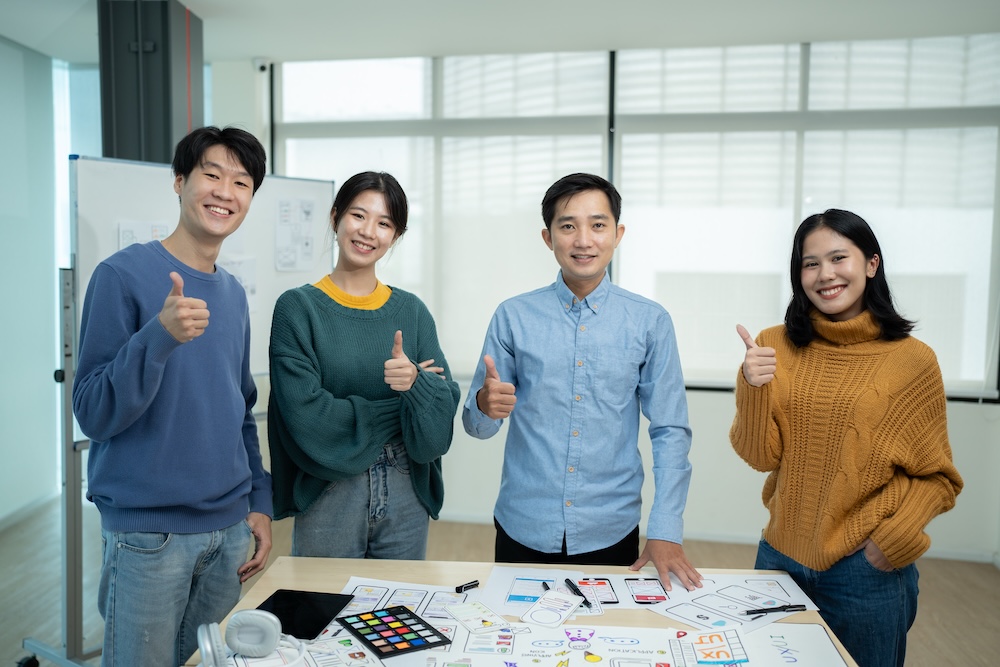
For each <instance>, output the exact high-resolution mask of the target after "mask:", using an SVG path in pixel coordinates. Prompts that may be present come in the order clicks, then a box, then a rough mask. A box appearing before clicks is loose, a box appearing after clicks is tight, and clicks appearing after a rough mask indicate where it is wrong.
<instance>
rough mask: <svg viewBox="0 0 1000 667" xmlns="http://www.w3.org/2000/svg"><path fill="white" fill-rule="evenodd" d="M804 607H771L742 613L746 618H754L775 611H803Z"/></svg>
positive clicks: (797, 605)
mask: <svg viewBox="0 0 1000 667" xmlns="http://www.w3.org/2000/svg"><path fill="white" fill-rule="evenodd" d="M805 610H806V606H805V605H804V604H786V605H782V606H781V607H771V608H769V609H747V610H746V611H745V612H743V613H744V614H745V615H747V616H756V615H757V614H770V613H772V612H775V611H805Z"/></svg>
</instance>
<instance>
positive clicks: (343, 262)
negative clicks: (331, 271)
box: [332, 190, 397, 273]
mask: <svg viewBox="0 0 1000 667" xmlns="http://www.w3.org/2000/svg"><path fill="white" fill-rule="evenodd" d="M332 217H333V218H334V221H335V222H334V225H335V230H336V233H337V246H338V247H339V248H340V254H339V256H338V257H337V270H339V271H359V270H364V271H367V270H371V271H372V272H373V273H374V271H375V263H376V262H377V261H378V260H380V259H382V257H384V256H385V253H387V252H388V251H389V248H391V247H392V244H393V242H395V240H396V236H397V235H396V224H395V223H394V222H393V220H392V216H391V215H390V214H389V207H388V206H386V203H385V196H384V195H382V193H381V192H376V191H375V190H365V191H364V192H362V193H361V194H359V195H358V196H357V197H355V198H354V199H353V200H352V201H351V203H350V204H349V205H348V206H347V210H346V211H344V212H343V214H341V212H340V211H334V212H333V216H332Z"/></svg>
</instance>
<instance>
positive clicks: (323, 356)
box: [267, 285, 459, 519]
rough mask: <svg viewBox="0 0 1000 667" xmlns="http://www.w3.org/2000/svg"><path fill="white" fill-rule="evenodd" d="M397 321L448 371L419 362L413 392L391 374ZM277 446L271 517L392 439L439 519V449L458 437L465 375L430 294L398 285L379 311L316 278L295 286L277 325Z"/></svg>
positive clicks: (414, 352) (424, 355)
mask: <svg viewBox="0 0 1000 667" xmlns="http://www.w3.org/2000/svg"><path fill="white" fill-rule="evenodd" d="M397 330H400V331H402V332H403V351H404V352H405V353H406V356H407V357H409V359H410V361H412V362H414V363H417V362H420V361H424V360H425V359H434V360H435V365H438V366H443V367H444V369H445V377H446V378H447V379H444V378H442V377H440V376H439V375H437V374H434V373H430V372H428V371H424V370H420V372H419V373H418V374H417V379H416V381H415V382H414V383H413V386H412V387H411V388H410V389H409V391H405V392H397V391H394V390H393V389H390V388H389V385H387V384H386V383H385V380H384V375H383V372H384V363H385V361H386V360H387V359H389V358H390V356H391V354H392V345H393V339H394V336H395V333H396V331H397ZM270 360H271V396H270V401H269V402H268V407H267V433H268V441H269V445H270V449H271V474H272V476H273V488H274V518H275V519H281V518H284V517H286V516H293V515H296V514H300V513H302V512H303V511H305V510H306V509H307V508H308V507H309V506H310V505H311V504H312V503H313V501H315V500H316V498H318V497H319V495H320V493H322V491H323V489H325V488H326V486H327V485H328V484H329V483H330V482H331V481H335V480H339V479H345V478H347V477H351V476H353V475H359V474H361V473H363V472H365V471H366V470H368V468H369V467H371V465H372V464H373V463H374V462H375V460H376V459H377V458H378V456H379V454H381V452H382V449H383V447H384V446H385V445H386V444H387V443H399V442H402V443H404V444H405V446H406V452H407V454H408V455H409V457H410V479H411V480H412V482H413V489H414V491H415V492H416V495H417V497H418V498H419V499H420V502H421V503H423V505H424V507H426V508H427V512H428V514H430V516H431V517H432V518H435V519H436V518H437V516H438V512H439V511H440V510H441V505H442V502H443V501H444V483H443V480H442V475H441V456H442V455H443V454H444V453H445V452H447V451H448V448H449V447H450V446H451V439H452V433H453V424H454V418H455V413H456V411H457V410H458V401H459V389H458V384H457V383H456V382H453V381H452V380H451V371H450V370H449V368H448V364H447V362H446V361H445V357H444V353H443V352H441V347H440V345H439V344H438V338H437V330H436V328H435V326H434V319H433V318H432V317H431V314H430V312H429V311H428V310H427V307H426V306H425V305H424V304H423V302H422V301H421V300H420V299H419V298H417V297H416V296H414V295H413V294H410V293H409V292H405V291H403V290H401V289H398V288H393V290H392V295H391V296H390V297H389V300H388V301H387V302H386V304H385V305H384V306H382V307H381V308H378V309H377V310H359V309H354V308H347V307H345V306H342V305H340V304H338V303H337V302H335V301H334V300H333V299H331V298H330V297H329V296H327V295H326V294H324V293H323V292H322V291H320V290H319V289H318V288H316V287H314V286H312V285H304V286H302V287H299V288H296V289H292V290H289V291H287V292H285V293H284V294H282V295H281V297H280V298H279V299H278V302H277V304H275V307H274V318H273V321H272V324H271V345H270Z"/></svg>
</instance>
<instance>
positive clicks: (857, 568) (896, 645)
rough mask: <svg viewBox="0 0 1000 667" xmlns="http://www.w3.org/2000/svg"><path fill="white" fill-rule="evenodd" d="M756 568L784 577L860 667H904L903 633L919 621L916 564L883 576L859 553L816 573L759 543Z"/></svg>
mask: <svg viewBox="0 0 1000 667" xmlns="http://www.w3.org/2000/svg"><path fill="white" fill-rule="evenodd" d="M756 568H757V569H759V570H784V571H786V572H788V574H789V575H791V577H792V580H793V581H795V583H796V584H798V585H799V587H800V588H802V590H803V591H804V592H805V594H806V595H808V596H809V597H810V598H811V599H812V601H813V602H815V603H816V605H817V606H818V607H819V613H820V616H822V617H823V620H824V621H826V623H827V625H829V626H830V629H831V630H833V633H834V634H835V635H837V638H838V639H840V641H841V643H842V644H843V645H844V648H846V649H847V651H848V652H849V653H850V654H851V657H853V658H854V660H855V661H856V662H857V663H858V665H859V667H892V666H893V665H895V666H897V667H902V666H903V659H904V658H905V657H906V633H907V631H908V630H909V629H910V626H911V625H913V620H914V619H915V618H916V616H917V592H918V591H917V578H918V576H919V575H918V573H917V566H916V565H913V564H912V563H911V564H910V565H907V566H906V567H904V568H902V569H899V570H893V571H892V572H883V571H882V570H879V569H877V568H875V567H874V566H872V564H871V563H869V562H868V558H867V557H866V556H865V553H864V551H858V552H857V553H854V554H851V555H850V556H845V557H844V558H841V559H840V560H839V561H837V562H836V563H834V564H833V567H831V568H830V569H829V570H825V571H822V572H820V571H818V570H812V569H810V568H808V567H805V566H804V565H800V564H799V563H798V562H796V561H794V560H792V559H791V558H789V557H788V556H785V555H784V554H782V553H781V552H780V551H778V550H777V549H775V548H774V547H772V546H771V545H770V544H768V543H767V542H766V541H765V540H761V541H760V545H759V547H758V549H757V564H756Z"/></svg>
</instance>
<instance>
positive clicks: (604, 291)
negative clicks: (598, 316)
mask: <svg viewBox="0 0 1000 667" xmlns="http://www.w3.org/2000/svg"><path fill="white" fill-rule="evenodd" d="M610 292H611V278H609V277H608V272H607V271H605V272H604V278H602V279H601V283H600V284H599V285H598V286H597V287H595V288H594V291H593V292H591V293H590V294H588V295H587V296H586V298H585V299H583V302H582V303H581V306H584V307H587V308H590V310H591V311H593V312H595V313H596V312H598V311H599V310H600V309H601V306H603V305H604V301H605V300H606V299H607V298H608V294H609V293H610ZM556 295H557V296H558V297H559V303H561V304H562V305H563V307H564V308H565V309H566V310H569V309H570V308H572V307H573V304H574V303H575V302H576V300H577V299H576V295H575V294H573V292H572V290H570V288H569V287H567V286H566V281H564V280H563V277H562V271H560V272H559V274H558V275H557V276H556Z"/></svg>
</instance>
